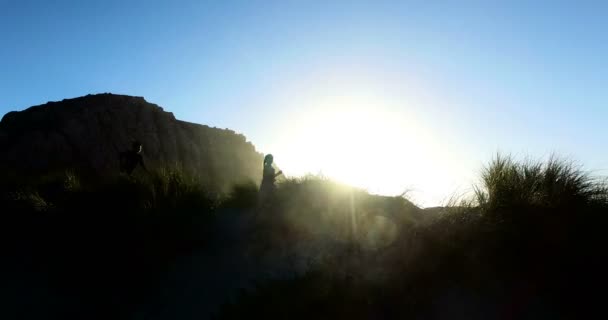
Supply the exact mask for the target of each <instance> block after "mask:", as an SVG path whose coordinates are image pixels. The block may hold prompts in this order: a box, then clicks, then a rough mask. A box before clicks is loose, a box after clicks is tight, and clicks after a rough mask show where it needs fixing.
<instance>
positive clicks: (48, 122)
mask: <svg viewBox="0 0 608 320" xmlns="http://www.w3.org/2000/svg"><path fill="white" fill-rule="evenodd" d="M135 140H138V141H140V142H141V143H142V144H143V157H144V161H145V162H146V164H147V166H148V167H159V166H166V165H169V166H175V165H177V166H179V167H181V168H182V169H184V170H186V171H189V172H190V173H193V174H195V175H197V176H199V177H200V178H201V179H202V180H203V181H206V182H208V183H209V184H210V185H212V186H216V187H218V188H220V189H223V190H226V189H227V188H228V187H229V186H230V185H232V184H233V183H235V182H241V181H244V180H254V181H257V180H259V178H260V177H261V171H262V170H261V169H262V159H263V155H262V154H261V153H259V152H257V151H256V149H255V147H254V146H253V144H251V143H250V142H248V141H247V140H246V138H245V136H243V135H241V134H237V133H235V132H234V131H231V130H227V129H218V128H211V127H208V126H205V125H200V124H194V123H189V122H185V121H180V120H177V119H175V117H174V116H173V114H172V113H170V112H166V111H164V110H163V108H161V107H159V106H158V105H155V104H152V103H149V102H147V101H146V100H145V99H144V98H143V97H133V96H125V95H115V94H108V93H106V94H96V95H87V96H84V97H79V98H74V99H65V100H62V101H58V102H48V103H46V104H43V105H39V106H34V107H31V108H28V109H26V110H24V111H20V112H9V113H7V114H6V115H4V117H3V118H2V121H0V150H2V152H1V153H0V168H1V169H3V170H2V171H3V172H18V173H20V174H37V173H41V172H49V171H53V170H64V169H69V168H72V169H78V170H87V171H90V172H95V173H99V174H107V173H112V172H117V171H118V168H119V163H118V155H119V153H120V152H121V151H125V150H127V149H129V148H130V146H131V143H132V141H135Z"/></svg>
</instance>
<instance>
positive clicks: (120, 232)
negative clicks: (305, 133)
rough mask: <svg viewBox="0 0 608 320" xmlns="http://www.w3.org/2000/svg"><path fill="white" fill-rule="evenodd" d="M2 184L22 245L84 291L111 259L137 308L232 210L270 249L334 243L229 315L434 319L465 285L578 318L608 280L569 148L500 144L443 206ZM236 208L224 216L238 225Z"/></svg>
mask: <svg viewBox="0 0 608 320" xmlns="http://www.w3.org/2000/svg"><path fill="white" fill-rule="evenodd" d="M0 187H1V188H2V189H1V190H2V198H1V202H0V207H1V208H2V212H3V215H2V219H3V220H4V221H3V222H4V223H3V226H4V228H3V230H2V231H3V235H4V236H5V237H7V238H8V239H10V240H11V241H12V242H14V243H17V245H16V247H15V248H16V249H14V252H15V254H16V255H18V254H23V253H27V254H28V255H30V256H32V257H35V258H33V259H34V260H33V261H34V264H35V266H36V268H40V266H43V267H44V268H47V269H48V270H51V271H49V274H55V273H56V274H60V275H63V276H64V278H66V277H67V278H68V279H72V282H71V283H68V284H65V283H62V284H61V285H71V286H74V287H75V288H80V289H81V290H82V289H83V287H82V286H87V287H90V288H98V287H99V286H100V285H101V282H94V283H91V282H87V281H92V280H90V279H89V278H88V277H89V276H87V274H90V270H97V271H99V272H102V271H101V270H104V271H103V272H106V273H108V274H109V275H111V276H108V278H103V279H104V281H106V282H107V283H104V285H107V286H110V287H112V286H114V287H115V288H119V287H120V288H126V289H124V290H123V292H122V293H121V294H122V295H123V298H124V299H125V300H124V303H125V304H129V303H132V302H130V301H131V300H129V299H134V297H141V296H142V295H144V296H145V291H146V290H147V289H146V288H149V286H150V283H153V281H154V279H156V277H159V276H160V275H162V274H163V272H164V271H163V270H165V268H167V267H168V266H169V265H171V263H172V262H173V261H174V260H175V259H177V258H178V257H180V256H184V255H188V254H191V253H192V252H195V251H199V252H205V251H206V250H222V249H221V248H222V247H221V246H223V245H224V244H225V243H224V241H227V240H223V236H222V235H219V236H217V235H216V237H215V238H213V239H212V238H211V237H210V235H212V234H213V233H214V232H216V233H217V230H220V229H218V225H217V224H216V222H217V221H218V217H222V215H228V214H229V213H237V214H236V215H233V216H234V218H230V219H241V218H239V217H244V218H247V219H246V220H242V221H246V222H247V223H248V224H250V227H249V228H246V229H243V231H242V232H248V233H250V234H247V235H245V238H244V239H247V241H250V242H251V243H252V245H253V246H254V247H255V248H253V250H252V252H254V254H257V255H259V256H260V257H263V256H264V255H273V254H276V253H277V252H285V251H290V250H291V251H298V250H302V249H299V248H302V247H303V245H311V246H312V245H314V244H315V243H321V244H323V245H325V246H326V247H319V248H321V249H311V250H313V251H314V250H323V251H324V252H321V253H323V254H318V255H316V254H315V253H314V252H313V254H311V256H312V257H315V259H314V261H313V263H311V264H310V266H309V267H308V268H307V269H306V271H305V272H303V273H294V274H292V275H291V276H290V277H287V278H285V277H281V278H277V279H268V280H267V281H264V282H261V283H258V285H257V286H255V287H254V288H253V289H249V290H246V291H243V292H242V293H241V294H240V295H239V296H238V297H236V298H235V299H234V300H233V301H232V302H231V303H229V304H226V305H225V306H224V307H223V309H222V311H221V312H220V313H219V314H218V315H217V316H218V318H220V319H236V318H260V317H262V318H291V319H300V318H301V319H309V318H344V317H348V318H349V319H369V318H374V317H376V318H378V317H379V318H387V319H388V318H406V317H423V318H428V317H433V316H434V315H433V312H437V310H442V309H445V310H449V309H450V308H451V307H453V304H450V303H449V300H450V299H455V298H456V299H460V298H462V297H466V299H465V300H466V301H464V302H463V301H460V302H458V303H461V304H465V305H466V306H467V307H469V308H473V309H475V308H482V309H484V308H485V309H484V310H483V312H482V311H479V312H482V313H481V314H482V316H479V318H496V317H500V316H503V315H504V314H505V312H515V313H514V317H525V316H535V315H536V317H540V318H542V317H545V316H547V314H543V313H542V312H548V311H547V310H550V311H555V312H558V313H559V314H561V315H562V316H563V317H566V318H569V317H573V316H580V315H581V314H580V312H581V310H583V311H586V312H592V311H595V310H596V309H597V310H599V309H601V308H600V307H598V306H601V304H599V300H598V299H599V298H597V297H596V296H590V295H586V296H583V295H581V294H580V293H581V292H586V293H591V292H592V291H593V290H596V289H597V290H603V285H604V284H606V281H605V279H606V277H605V267H607V266H606V264H605V262H604V261H608V256H607V254H606V252H607V251H606V250H605V248H604V246H603V244H604V243H605V240H604V239H603V234H604V233H605V230H606V228H607V227H608V220H607V217H608V188H607V185H606V183H605V180H603V179H601V178H599V177H595V176H593V175H592V174H590V173H589V172H587V171H584V170H583V169H582V168H581V167H580V166H577V165H576V164H575V163H573V162H571V161H568V160H564V159H560V158H557V157H551V158H549V159H548V160H546V161H530V160H524V161H518V160H516V159H514V158H513V157H510V156H502V155H498V156H496V157H495V158H494V160H493V161H491V162H490V163H489V165H488V166H487V167H486V168H484V169H483V170H482V173H481V175H480V182H479V183H478V184H477V185H476V186H474V192H473V194H472V196H470V197H468V198H465V199H463V200H462V201H460V202H455V203H457V204H458V205H454V206H453V207H448V208H444V209H442V210H436V211H425V210H421V209H419V208H416V207H415V206H414V205H413V204H412V203H411V202H409V201H407V200H406V199H404V198H402V197H382V196H374V195H370V194H368V193H366V192H365V191H363V190H360V189H356V188H351V187H348V186H344V185H341V184H338V183H335V182H332V181H330V180H328V179H326V178H323V177H315V176H307V177H303V178H297V179H286V180H284V181H282V182H281V183H279V184H278V189H277V192H276V193H275V194H274V196H273V197H272V198H271V199H269V200H265V201H266V202H265V203H261V202H260V201H261V200H260V197H259V195H258V185H257V184H256V183H255V182H249V183H243V184H239V185H235V186H234V187H233V188H232V190H231V191H230V192H228V193H226V194H223V193H219V192H215V191H213V190H209V189H207V188H205V187H204V184H203V183H202V182H201V181H198V180H197V179H195V178H193V177H191V176H190V175H187V174H185V173H184V172H182V171H180V170H177V169H174V168H169V167H167V168H161V169H158V170H154V171H153V172H151V173H150V174H143V173H141V174H140V173H138V174H136V175H133V176H125V175H115V176H108V177H105V178H104V179H101V180H91V179H88V178H85V177H84V176H80V175H79V174H78V173H76V172H73V171H67V172H60V173H53V174H48V175H45V176H42V177H38V178H37V179H24V180H23V181H17V180H13V181H8V180H7V181H3V182H2V184H1V185H0ZM231 217H232V216H231ZM230 219H229V220H224V222H223V223H232V222H234V223H237V220H230ZM220 220H221V219H220ZM388 234H390V235H391V236H390V237H388V236H387V235H388ZM383 237H384V238H383ZM218 239H219V240H218ZM12 242H11V243H12ZM313 248H317V247H314V246H313ZM248 250H249V249H248ZM296 253H297V252H296ZM66 266H70V267H69V268H67V269H66ZM31 267H32V268H34V267H33V265H32V266H31ZM85 270H88V271H87V272H89V273H87V272H84V271H85ZM108 270H110V271H108ZM141 270H145V272H141ZM80 271H81V272H82V275H80V276H73V275H71V274H70V275H69V276H68V273H69V272H72V273H75V274H78V273H79V272H80ZM64 278H62V279H64ZM83 281H84V282H83ZM99 281H101V280H99ZM102 282H103V281H102ZM91 290H93V289H91ZM95 290H97V289H95ZM454 292H457V293H458V294H456V295H455V296H454ZM522 292H523V293H522ZM96 294H98V293H96ZM119 296H120V295H119ZM450 297H451V298H450ZM99 299H100V301H104V300H103V299H101V298H99ZM539 301H540V302H539ZM516 302H517V303H519V304H520V307H519V309H517V310H516V311H513V310H511V311H509V310H510V309H509V308H510V307H511V306H512V305H513V303H516ZM100 303H101V302H100ZM539 304H540V305H541V307H539ZM488 306H491V307H488ZM596 307H597V308H596ZM488 308H489V309H488ZM538 308H540V310H541V311H538ZM475 310H477V309H475ZM542 310H544V311H542ZM534 312H541V313H540V314H538V313H534ZM547 317H548V316H547Z"/></svg>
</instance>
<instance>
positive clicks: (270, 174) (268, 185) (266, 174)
mask: <svg viewBox="0 0 608 320" xmlns="http://www.w3.org/2000/svg"><path fill="white" fill-rule="evenodd" d="M273 161H274V157H273V156H272V155H271V154H267V155H266V156H265V157H264V171H263V174H262V184H261V185H260V197H261V198H262V200H265V199H266V198H268V196H270V195H271V194H272V193H273V192H274V191H275V189H276V186H275V185H274V183H275V180H276V178H277V177H278V176H280V175H281V174H283V171H279V172H277V173H275V170H274V168H273V167H272V162H273Z"/></svg>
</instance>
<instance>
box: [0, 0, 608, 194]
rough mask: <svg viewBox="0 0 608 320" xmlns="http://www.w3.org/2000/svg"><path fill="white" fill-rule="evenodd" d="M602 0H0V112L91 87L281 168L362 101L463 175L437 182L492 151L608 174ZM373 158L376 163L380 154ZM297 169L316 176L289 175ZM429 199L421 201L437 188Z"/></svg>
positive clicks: (606, 23)
mask: <svg viewBox="0 0 608 320" xmlns="http://www.w3.org/2000/svg"><path fill="white" fill-rule="evenodd" d="M604 3H605V2H601V1H596V2H586V1H571V2H560V1H411V2H408V1H288V0H285V1H154V0H148V1H27V0H20V1H12V0H0V114H4V113H6V112H8V111H11V110H21V109H24V108H26V107H28V106H31V105H36V104H41V103H45V102H47V101H53V100H61V99H63V98H70V97H76V96H81V95H86V94H89V93H101V92H113V93H121V94H130V95H137V96H144V97H145V98H146V99H147V100H148V101H150V102H154V103H157V104H159V105H161V106H163V107H164V108H165V109H166V110H168V111H171V112H173V113H174V114H175V115H176V117H177V118H179V119H183V120H188V121H192V122H199V123H204V124H209V125H211V126H217V127H222V128H225V127H228V128H231V129H234V130H236V131H238V132H242V133H244V134H245V135H246V136H247V137H248V138H249V139H250V140H251V141H252V142H254V143H255V144H256V146H257V147H258V149H260V151H262V152H273V153H275V158H276V159H277V162H278V163H279V164H280V159H281V152H282V151H283V150H282V148H283V147H284V145H285V143H287V142H278V141H279V140H281V141H289V140H290V138H291V137H292V136H291V134H290V133H289V132H286V130H287V131H289V129H288V128H289V127H290V126H291V124H294V123H297V122H298V121H299V115H302V114H306V113H307V112H308V110H309V109H310V110H313V109H315V108H316V106H315V103H317V104H318V101H321V100H323V99H324V98H323V97H335V96H341V97H343V96H348V95H353V96H354V97H358V96H359V95H362V96H374V97H381V98H382V99H386V100H390V101H391V108H397V109H399V110H398V113H396V114H398V115H399V116H400V117H403V118H404V119H406V120H407V119H410V123H411V125H412V126H414V123H413V121H415V122H416V123H415V124H416V125H417V126H421V127H422V128H423V129H421V130H422V131H420V135H421V137H420V139H422V138H425V139H426V137H428V136H429V135H432V141H434V145H435V147H434V148H436V149H444V150H445V152H444V154H443V155H442V157H443V158H445V159H447V160H444V161H450V162H451V166H450V168H451V170H452V171H455V172H460V173H454V174H453V175H452V176H450V177H449V179H450V180H452V182H454V183H452V184H450V185H449V187H453V186H454V185H460V183H462V184H465V185H466V184H467V183H468V182H469V181H468V180H466V179H469V178H470V175H469V174H465V172H470V173H471V174H473V175H474V174H475V173H476V172H477V171H476V170H478V169H479V168H480V166H481V165H482V164H484V163H485V162H487V160H488V159H489V158H491V157H492V155H493V154H494V153H495V152H496V151H499V150H501V151H504V152H512V153H514V154H516V155H521V156H523V155H530V156H532V157H542V156H546V155H547V154H549V153H551V152H558V153H560V154H562V155H564V156H567V157H571V158H573V159H575V160H578V161H580V162H581V163H583V164H585V165H586V166H587V168H589V169H594V170H605V169H608V148H606V142H607V141H608V130H606V128H605V122H606V120H608V107H606V102H605V101H606V98H608V97H607V96H608V93H607V92H608V90H607V88H608V60H607V59H606V57H608V32H606V30H608V19H606V17H607V16H608V5H607V4H604ZM315 101H316V102H315ZM323 101H324V100H323ZM366 101H367V100H366ZM374 101H376V100H374V99H369V101H368V102H369V104H370V105H369V107H370V108H375V107H376V106H375V105H374V104H375V102H374ZM310 112H311V113H312V112H313V111H310ZM314 112H317V113H316V114H317V115H319V117H322V116H323V112H320V113H319V111H314ZM414 119H415V120H414ZM406 122H407V121H406ZM310 126H311V130H314V122H310ZM286 128H287V129H286ZM423 135H424V137H422V136H423ZM429 139H430V138H429ZM402 148H403V149H408V148H409V146H408V145H404V146H403V147H402ZM311 152H314V149H311ZM433 155H435V156H436V155H437V153H434V154H433ZM319 156H321V155H319ZM427 156H429V157H430V155H427ZM377 157H378V158H379V159H380V160H379V161H378V163H374V164H370V166H373V167H374V168H375V169H374V170H377V169H379V168H380V169H381V168H382V160H381V159H383V158H388V157H391V155H390V153H386V154H380V155H377ZM410 157H423V158H424V157H425V155H424V153H421V152H419V151H418V150H415V149H414V150H411V154H410ZM285 158H289V157H288V155H285ZM295 158H297V157H295ZM452 158H453V159H452ZM291 159H292V160H291V161H295V160H293V159H294V156H293V155H292V157H291ZM443 164H445V163H443ZM443 164H442V162H438V163H437V165H438V166H442V165H443ZM407 165H408V164H407V163H405V164H404V166H407ZM283 166H285V167H286V168H289V167H290V166H289V164H284V165H283ZM296 167H297V170H296ZM378 167H379V168H378ZM389 169H390V170H394V168H389ZM303 170H308V171H318V170H321V171H322V168H319V167H314V168H313V167H311V168H307V167H306V166H305V165H301V164H300V165H299V166H294V170H293V172H294V173H301V171H303ZM423 170H433V168H423ZM417 185H418V184H416V183H412V184H408V186H410V187H412V186H413V188H414V189H416V188H418V187H417ZM447 188H448V186H447V185H446V186H445V189H446V190H447ZM425 191H426V190H425ZM426 192H430V193H433V191H426ZM435 193H436V195H435V196H433V197H432V198H433V199H435V200H428V201H430V202H428V201H427V202H428V203H431V202H433V201H435V202H437V200H436V199H439V197H440V196H442V195H444V193H445V191H441V192H439V191H436V192H435Z"/></svg>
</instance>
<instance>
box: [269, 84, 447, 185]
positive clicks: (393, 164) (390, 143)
mask: <svg viewBox="0 0 608 320" xmlns="http://www.w3.org/2000/svg"><path fill="white" fill-rule="evenodd" d="M302 110H304V111H303V112H302V114H299V115H293V116H292V117H291V118H290V121H288V122H286V123H284V128H283V130H282V131H281V132H282V134H281V136H282V139H281V142H280V144H279V145H278V146H277V148H276V149H277V150H276V151H275V153H276V156H277V164H278V165H279V166H280V167H281V168H282V169H283V170H284V171H285V172H286V174H288V175H304V174H307V173H313V174H319V173H320V174H322V175H324V176H327V177H329V178H332V179H335V180H337V181H340V182H344V183H347V184H349V185H353V186H357V187H361V188H364V189H367V190H368V191H370V192H373V193H379V194H385V195H398V194H401V193H402V192H404V191H407V190H408V189H411V188H416V189H417V188H424V187H432V188H437V187H440V186H438V185H437V180H438V179H441V177H434V176H435V175H438V174H439V173H438V172H439V171H441V170H439V169H441V168H439V166H438V164H437V163H436V162H435V160H437V159H441V158H442V155H441V152H440V151H438V150H437V148H436V147H437V144H436V142H435V141H433V139H432V135H431V134H429V132H428V131H427V130H425V129H424V128H421V127H419V126H418V121H417V120H416V119H415V117H414V116H413V115H408V114H404V113H403V112H404V111H403V108H398V107H397V106H393V105H391V103H389V102H388V101H382V100H379V99H374V97H364V96H357V97H354V96H350V97H343V96H339V97H330V98H326V99H321V100H319V101H315V104H314V106H312V107H303V108H302ZM434 178H437V179H434ZM443 178H445V177H443Z"/></svg>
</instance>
